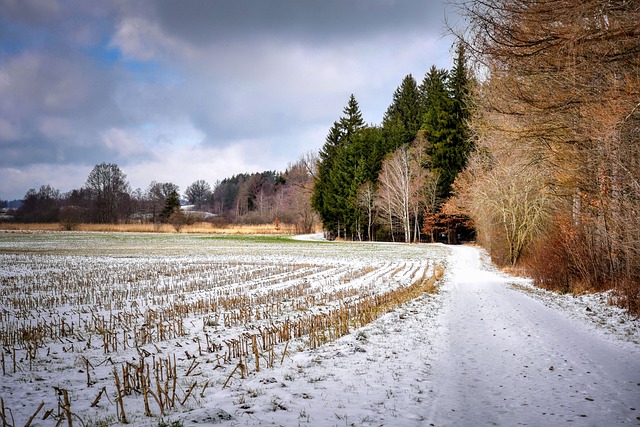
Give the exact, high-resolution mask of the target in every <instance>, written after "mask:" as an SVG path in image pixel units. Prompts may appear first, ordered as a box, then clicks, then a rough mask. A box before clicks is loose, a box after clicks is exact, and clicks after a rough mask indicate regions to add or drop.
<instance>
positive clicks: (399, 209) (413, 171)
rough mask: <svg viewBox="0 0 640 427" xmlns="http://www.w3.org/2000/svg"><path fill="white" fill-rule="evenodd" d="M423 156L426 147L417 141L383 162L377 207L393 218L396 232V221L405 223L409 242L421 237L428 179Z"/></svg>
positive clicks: (390, 218) (391, 222) (391, 224)
mask: <svg viewBox="0 0 640 427" xmlns="http://www.w3.org/2000/svg"><path fill="white" fill-rule="evenodd" d="M423 156H424V147H423V145H421V144H419V143H418V142H417V141H414V143H413V144H412V145H411V146H409V145H402V146H400V147H399V148H398V149H397V150H396V151H394V152H393V153H392V154H391V155H389V156H387V158H386V159H385V160H384V161H383V163H382V170H381V173H380V176H379V178H378V193H379V197H378V201H377V203H376V206H377V207H378V208H379V209H380V211H381V212H383V213H384V214H385V216H387V217H388V218H389V225H390V228H391V229H392V231H393V222H394V219H395V220H396V222H399V223H400V224H401V226H402V230H403V232H404V241H405V242H407V243H408V242H411V241H413V239H414V238H417V237H418V236H419V231H418V229H419V227H420V224H419V213H420V211H421V206H422V204H423V200H422V199H421V198H420V195H421V192H422V189H423V188H424V186H425V185H426V180H427V175H426V170H425V168H424V166H423V161H424V157H423Z"/></svg>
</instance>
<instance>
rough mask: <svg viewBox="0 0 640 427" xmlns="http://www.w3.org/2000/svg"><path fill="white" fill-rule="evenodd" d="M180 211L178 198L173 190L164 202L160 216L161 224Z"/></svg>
mask: <svg viewBox="0 0 640 427" xmlns="http://www.w3.org/2000/svg"><path fill="white" fill-rule="evenodd" d="M179 210H180V196H179V195H178V192H177V191H176V190H173V191H172V192H171V193H169V195H168V196H167V198H166V199H165V201H164V209H163V210H162V213H161V214H160V220H161V221H162V222H168V221H169V219H170V218H171V216H172V215H173V214H174V213H176V212H178V211H179Z"/></svg>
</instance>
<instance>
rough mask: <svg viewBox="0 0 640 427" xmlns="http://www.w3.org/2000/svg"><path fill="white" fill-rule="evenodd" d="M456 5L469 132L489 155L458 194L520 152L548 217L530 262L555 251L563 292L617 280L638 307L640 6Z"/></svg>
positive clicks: (527, 0)
mask: <svg viewBox="0 0 640 427" xmlns="http://www.w3.org/2000/svg"><path fill="white" fill-rule="evenodd" d="M461 9H462V13H463V15H465V17H466V18H467V19H468V22H469V26H468V28H467V31H466V34H465V35H464V38H465V39H466V42H467V47H468V49H467V51H468V52H470V53H472V54H473V55H474V57H475V59H476V60H477V63H478V64H480V66H481V67H482V70H483V73H482V74H483V75H484V76H485V77H486V78H485V80H484V82H483V83H482V85H481V86H480V92H479V94H478V95H479V96H477V97H476V99H477V101H478V105H477V109H476V113H475V116H474V118H473V120H472V127H473V129H474V131H475V133H476V137H477V139H478V146H479V147H481V149H485V150H487V151H488V152H489V153H490V155H491V157H492V158H493V159H494V161H496V162H497V163H496V165H489V166H490V168H489V170H490V171H491V172H488V173H477V172H478V171H476V172H474V173H476V175H477V176H476V178H478V181H477V182H476V183H471V185H470V188H468V191H467V194H470V195H472V194H473V192H474V191H475V190H477V189H478V188H481V187H482V186H483V185H485V184H486V183H488V182H489V177H490V176H491V174H494V173H497V171H498V170H500V169H502V168H506V169H507V170H508V169H510V168H513V167H516V168H518V167H524V166H523V164H522V160H523V159H526V161H527V162H529V164H528V165H526V169H524V170H523V172H522V174H524V175H525V176H527V177H528V176H531V175H534V176H537V177H538V178H539V181H540V183H541V184H542V185H543V187H544V189H545V191H546V192H547V194H548V195H549V196H548V199H549V201H550V202H551V204H552V208H553V212H554V216H553V219H551V220H549V221H547V226H546V227H545V228H546V231H547V232H546V233H541V235H542V236H548V237H545V238H552V239H555V240H550V241H549V242H552V241H553V242H556V243H555V244H553V248H550V247H549V245H546V246H545V245H537V246H536V248H537V249H536V250H537V251H539V252H541V253H539V254H537V255H538V258H539V259H544V254H543V253H544V252H545V251H546V252H548V253H551V252H552V250H555V249H557V247H558V246H559V245H560V246H563V247H564V248H565V249H564V252H565V254H564V255H563V256H564V259H566V262H567V263H569V267H568V268H567V270H566V271H567V278H565V279H563V280H564V281H568V282H569V287H570V288H571V287H572V286H575V288H576V289H580V288H581V287H586V288H591V289H601V288H603V287H617V288H618V289H619V290H620V292H623V293H625V295H627V296H628V298H627V300H635V301H636V303H635V304H636V309H637V310H638V311H640V303H638V285H637V284H638V283H640V262H639V261H638V260H639V259H640V256H638V255H639V254H640V227H638V221H637V217H638V206H639V205H640V186H639V185H638V182H639V181H640V179H639V177H640V161H639V157H640V154H639V150H638V146H639V144H640V132H639V131H638V123H639V122H640V114H639V109H640V102H639V99H640V92H638V87H640V73H639V71H638V70H640V43H638V40H639V39H640V25H638V22H640V3H638V2H637V1H623V0H620V1H601V0H584V1H580V2H576V1H572V0H547V1H537V0H519V1H511V0H482V1H478V0H475V1H474V0H469V1H463V2H462V3H461ZM514 152H515V154H516V155H515V157H514V158H513V159H512V160H509V159H510V158H511V157H512V156H513V154H514ZM510 163H511V164H510ZM494 166H495V167H494ZM540 169H541V170H543V171H545V172H546V173H545V175H544V176H539V175H537V174H536V172H537V171H538V170H540ZM510 181H512V180H511V179H510V180H508V182H510ZM493 183H494V185H496V186H498V187H499V188H504V185H505V184H506V183H505V181H504V180H503V181H500V180H494V181H493ZM528 185H529V182H528V180H525V181H524V182H519V183H517V186H523V187H525V188H526V187H527V186H528ZM514 191H515V192H516V194H518V192H519V191H521V190H520V189H517V188H516V189H514ZM486 194H487V195H492V196H495V197H498V199H499V195H500V194H502V192H501V191H497V190H496V191H494V192H493V193H491V192H487V193H486ZM494 202H496V203H497V200H495V201H494ZM480 224H482V222H481V223H480ZM476 225H477V226H478V227H479V230H478V231H479V232H480V233H481V234H484V235H485V236H488V235H491V234H494V235H495V233H489V232H487V231H488V230H491V224H490V223H488V222H487V223H486V227H487V228H486V229H485V230H482V227H483V225H479V224H478V223H476ZM505 233H506V231H505ZM558 234H559V236H557V235H558ZM556 236H557V237H556ZM505 238H506V236H505ZM558 241H559V242H560V244H559V245H558V243H557V242H558ZM550 244H551V243H550ZM515 246H516V247H514V250H515V251H516V253H517V243H516V245H515ZM511 260H512V259H511ZM540 265H542V266H544V265H545V264H543V263H542V264H540ZM634 284H635V285H634ZM561 285H562V286H565V283H562V284H561Z"/></svg>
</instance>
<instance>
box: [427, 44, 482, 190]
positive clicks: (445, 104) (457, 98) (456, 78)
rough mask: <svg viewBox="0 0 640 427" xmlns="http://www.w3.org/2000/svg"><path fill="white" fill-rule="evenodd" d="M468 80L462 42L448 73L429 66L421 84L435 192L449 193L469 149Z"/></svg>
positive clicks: (469, 82) (465, 160) (463, 164)
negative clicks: (435, 174)
mask: <svg viewBox="0 0 640 427" xmlns="http://www.w3.org/2000/svg"><path fill="white" fill-rule="evenodd" d="M470 87H471V80H470V78H469V70H468V68H467V63H466V57H465V51H464V46H463V45H462V44H459V45H458V46H457V48H456V58H455V60H454V66H453V69H452V70H451V73H448V72H447V71H445V70H438V69H437V68H436V67H435V66H433V67H431V69H430V70H429V72H428V73H427V75H426V76H425V78H424V80H423V82H422V85H421V86H420V89H421V95H422V99H423V102H424V111H425V114H424V117H423V122H422V128H423V129H424V130H425V134H426V137H427V139H428V141H429V143H430V148H429V155H430V156H431V161H432V164H431V168H432V170H433V171H434V172H436V173H437V174H439V176H440V183H439V189H438V196H439V198H440V199H441V200H444V199H446V198H447V197H449V195H450V193H451V185H452V184H453V181H454V180H455V178H456V176H457V175H458V173H459V172H460V171H461V170H462V169H463V168H464V166H465V165H466V162H467V157H468V156H469V152H470V151H471V147H472V146H471V143H470V139H469V138H470V133H469V129H468V120H469V117H470V112H469V108H468V101H469V94H470Z"/></svg>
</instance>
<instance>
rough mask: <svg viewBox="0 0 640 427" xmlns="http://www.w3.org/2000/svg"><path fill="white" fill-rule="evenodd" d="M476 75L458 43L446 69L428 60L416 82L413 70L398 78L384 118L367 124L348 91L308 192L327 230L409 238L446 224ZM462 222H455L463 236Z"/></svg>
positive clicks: (464, 153)
mask: <svg viewBox="0 0 640 427" xmlns="http://www.w3.org/2000/svg"><path fill="white" fill-rule="evenodd" d="M473 82H474V79H473V77H472V75H471V72H470V69H469V67H468V66H467V58H466V54H465V46H464V45H463V44H459V45H457V47H456V57H455V58H454V65H453V68H452V69H451V70H444V69H438V68H436V67H435V66H432V67H431V69H430V70H429V71H428V72H427V73H426V75H425V76H424V78H423V80H422V82H421V83H420V85H418V83H417V82H416V80H415V79H414V78H413V76H412V75H407V76H406V77H405V78H404V79H403V80H402V83H401V84H400V86H399V87H398V88H397V89H396V91H395V92H394V94H393V99H392V102H391V104H390V105H389V107H388V108H387V111H386V112H385V114H384V117H383V120H382V124H381V125H366V124H365V123H364V121H363V119H362V114H361V112H360V108H359V105H358V102H357V100H356V99H355V96H353V95H352V96H351V97H350V98H349V101H348V103H347V106H346V107H345V108H344V110H343V115H342V116H341V117H340V118H339V119H338V120H337V121H335V122H334V124H333V126H332V127H331V129H330V130H329V133H328V135H327V137H326V141H325V143H324V146H323V147H322V149H321V151H320V154H319V163H318V175H317V179H316V181H315V185H314V191H313V196H312V204H313V207H314V209H315V210H316V211H317V212H318V213H319V215H320V218H321V219H322V223H323V226H324V228H325V230H326V231H327V233H328V234H330V235H331V236H335V237H340V238H347V239H357V240H380V239H384V240H387V239H388V240H396V239H399V240H403V241H405V242H412V241H420V240H423V239H428V240H434V239H436V238H437V237H438V233H439V232H440V231H444V229H440V228H438V225H442V222H443V221H442V218H441V216H442V212H441V207H442V206H443V205H444V202H445V201H446V200H447V199H448V197H449V196H450V193H451V188H452V184H453V182H454V180H455V178H456V176H457V174H458V173H459V172H460V171H461V170H462V169H463V167H464V166H465V165H466V161H467V157H468V155H469V153H470V151H471V149H472V147H473V144H472V142H471V139H470V133H469V127H468V119H469V117H470V110H469V108H468V101H469V96H470V93H471V90H472V85H473ZM436 218H439V220H436ZM449 218H451V217H450V216H449ZM465 221H466V219H465V218H463V217H462V216H461V217H460V218H457V219H456V221H454V223H455V224H457V226H458V227H459V230H457V231H460V232H464V233H466V234H467V235H468V234H469V233H470V232H471V230H470V228H469V227H468V225H467V224H466V223H465ZM445 228H447V230H446V231H447V239H448V240H451V239H452V238H453V239H454V240H455V239H457V234H459V233H457V232H456V233H454V235H453V236H452V235H451V231H452V230H454V229H455V227H445Z"/></svg>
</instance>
